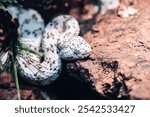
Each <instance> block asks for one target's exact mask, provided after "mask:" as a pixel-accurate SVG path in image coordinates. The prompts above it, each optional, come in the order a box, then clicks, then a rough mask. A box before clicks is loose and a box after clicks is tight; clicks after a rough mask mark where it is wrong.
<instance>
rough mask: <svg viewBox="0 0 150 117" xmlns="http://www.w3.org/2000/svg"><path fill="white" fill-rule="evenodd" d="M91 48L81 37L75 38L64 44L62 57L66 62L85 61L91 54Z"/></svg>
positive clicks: (61, 52)
mask: <svg viewBox="0 0 150 117" xmlns="http://www.w3.org/2000/svg"><path fill="white" fill-rule="evenodd" d="M91 51H92V49H91V46H90V45H89V44H88V43H87V42H86V41H85V40H84V39H83V38H82V37H80V36H76V37H73V39H70V41H69V42H68V41H66V44H65V43H64V48H63V49H62V50H61V51H60V56H61V58H62V59H65V60H75V59H83V58H85V57H88V56H89V55H90V53H91Z"/></svg>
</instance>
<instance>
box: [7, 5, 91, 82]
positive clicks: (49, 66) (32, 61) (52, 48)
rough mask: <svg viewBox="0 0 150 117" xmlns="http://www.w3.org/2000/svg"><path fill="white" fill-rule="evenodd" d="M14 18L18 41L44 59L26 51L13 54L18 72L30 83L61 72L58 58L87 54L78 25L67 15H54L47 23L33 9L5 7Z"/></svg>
mask: <svg viewBox="0 0 150 117" xmlns="http://www.w3.org/2000/svg"><path fill="white" fill-rule="evenodd" d="M8 10H9V12H10V13H11V14H12V16H13V17H15V18H18V20H19V23H20V27H19V29H18V31H19V41H20V43H22V44H24V45H26V46H27V47H29V48H30V49H31V50H33V51H36V52H39V51H40V50H42V51H43V52H44V59H43V60H42V61H41V58H40V57H39V56H38V55H37V54H34V53H31V52H29V51H26V50H19V52H18V53H17V68H18V71H19V74H20V75H21V76H22V78H24V79H25V80H27V81H29V82H30V83H32V84H39V85H47V84H50V83H51V82H53V81H54V80H56V79H57V78H58V77H59V75H60V72H61V59H65V60H75V59H82V58H85V57H87V56H89V55H90V52H91V47H90V45H89V44H88V43H87V42H85V40H84V39H83V38H82V37H80V36H79V32H80V30H79V24H78V22H77V20H76V19H75V18H73V17H72V16H69V15H61V16H58V17H56V18H54V19H53V20H52V21H51V22H50V23H48V24H47V26H46V27H45V26H44V21H43V19H42V18H41V16H40V15H39V14H38V13H37V12H36V11H35V10H33V9H28V10H25V9H23V8H21V7H16V6H11V7H8Z"/></svg>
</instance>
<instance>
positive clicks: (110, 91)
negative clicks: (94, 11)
mask: <svg viewBox="0 0 150 117" xmlns="http://www.w3.org/2000/svg"><path fill="white" fill-rule="evenodd" d="M135 7H136V8H138V13H137V14H136V15H134V16H130V17H128V18H120V17H117V16H115V15H113V14H109V15H105V16H97V18H96V24H95V25H93V27H92V29H91V31H89V32H88V33H86V34H85V35H84V37H85V38H86V40H87V41H88V42H89V43H90V44H91V46H92V48H93V52H92V55H91V59H89V60H87V61H78V62H77V63H76V65H77V69H78V68H81V67H82V68H83V69H87V70H88V71H89V77H88V79H89V80H92V81H93V85H94V86H95V88H96V90H97V91H98V92H99V93H100V94H101V95H104V96H105V97H108V98H109V99H150V85H149V84H150V14H149V11H150V1H149V0H143V1H142V0H139V1H137V3H136V4H135ZM80 72H82V69H81V71H80ZM86 77H87V76H86V75H85V76H84V78H86ZM86 79H87V78H86Z"/></svg>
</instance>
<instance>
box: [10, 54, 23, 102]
mask: <svg viewBox="0 0 150 117" xmlns="http://www.w3.org/2000/svg"><path fill="white" fill-rule="evenodd" d="M10 53H11V58H12V64H13V75H14V78H15V83H16V88H17V97H18V100H21V96H20V87H19V80H18V74H17V67H16V61H15V60H14V56H13V53H12V52H10Z"/></svg>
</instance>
